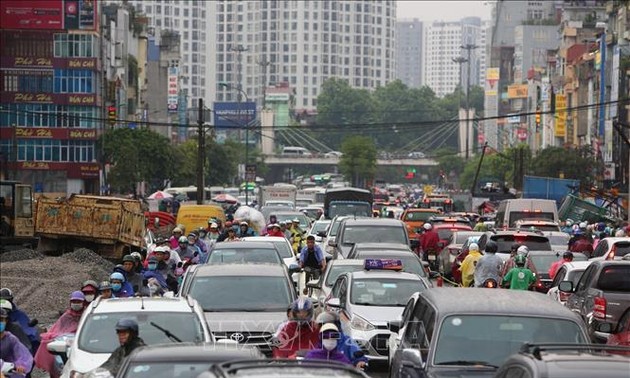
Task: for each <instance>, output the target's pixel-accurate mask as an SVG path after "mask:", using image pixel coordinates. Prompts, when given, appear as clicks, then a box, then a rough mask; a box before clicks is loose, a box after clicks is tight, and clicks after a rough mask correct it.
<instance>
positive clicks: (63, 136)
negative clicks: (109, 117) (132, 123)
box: [0, 126, 96, 140]
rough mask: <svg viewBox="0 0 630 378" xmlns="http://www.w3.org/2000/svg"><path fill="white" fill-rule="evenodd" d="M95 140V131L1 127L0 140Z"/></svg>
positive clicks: (61, 128)
mask: <svg viewBox="0 0 630 378" xmlns="http://www.w3.org/2000/svg"><path fill="white" fill-rule="evenodd" d="M14 136H15V138H17V139H59V140H68V139H73V140H96V129H80V128H63V127H20V126H17V127H2V128H0V138H2V139H3V140H6V139H12V138H13V137H14Z"/></svg>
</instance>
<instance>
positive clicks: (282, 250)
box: [216, 236, 297, 269]
mask: <svg viewBox="0 0 630 378" xmlns="http://www.w3.org/2000/svg"><path fill="white" fill-rule="evenodd" d="M241 240H242V241H245V242H257V243H259V242H263V243H271V244H273V246H274V247H275V248H276V250H277V251H278V254H280V257H281V258H282V260H283V261H284V265H286V267H287V269H290V268H291V267H292V266H293V265H295V264H297V258H296V257H295V255H294V254H293V249H292V248H291V243H290V242H289V241H288V240H287V239H286V238H283V237H282V236H247V237H244V238H241ZM222 244H223V243H218V244H216V247H221V246H222ZM230 244H231V243H230ZM239 244H240V243H239Z"/></svg>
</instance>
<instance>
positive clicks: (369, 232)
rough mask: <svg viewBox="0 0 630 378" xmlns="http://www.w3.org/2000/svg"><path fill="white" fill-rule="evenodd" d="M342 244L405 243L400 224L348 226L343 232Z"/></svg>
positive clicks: (403, 231)
mask: <svg viewBox="0 0 630 378" xmlns="http://www.w3.org/2000/svg"><path fill="white" fill-rule="evenodd" d="M342 243H343V244H356V243H398V244H407V238H406V237H405V228H404V227H402V226H381V225H374V226H348V227H346V228H345V229H344V232H343V240H342Z"/></svg>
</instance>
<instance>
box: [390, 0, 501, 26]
mask: <svg viewBox="0 0 630 378" xmlns="http://www.w3.org/2000/svg"><path fill="white" fill-rule="evenodd" d="M489 3H490V1H476V0H469V1H454V0H443V1H430V0H397V4H396V5H397V18H398V19H401V18H417V19H419V20H420V21H425V22H432V21H459V20H460V19H462V18H464V17H468V16H476V17H480V18H481V19H482V20H489V19H490V13H491V11H492V6H491V5H490V4H489ZM484 4H487V5H484Z"/></svg>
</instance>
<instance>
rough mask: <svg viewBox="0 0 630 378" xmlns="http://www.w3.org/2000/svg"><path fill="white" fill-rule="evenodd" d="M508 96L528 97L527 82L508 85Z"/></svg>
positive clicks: (511, 97) (510, 97)
mask: <svg viewBox="0 0 630 378" xmlns="http://www.w3.org/2000/svg"><path fill="white" fill-rule="evenodd" d="M508 98H509V99H513V98H527V84H513V85H510V86H508Z"/></svg>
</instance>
